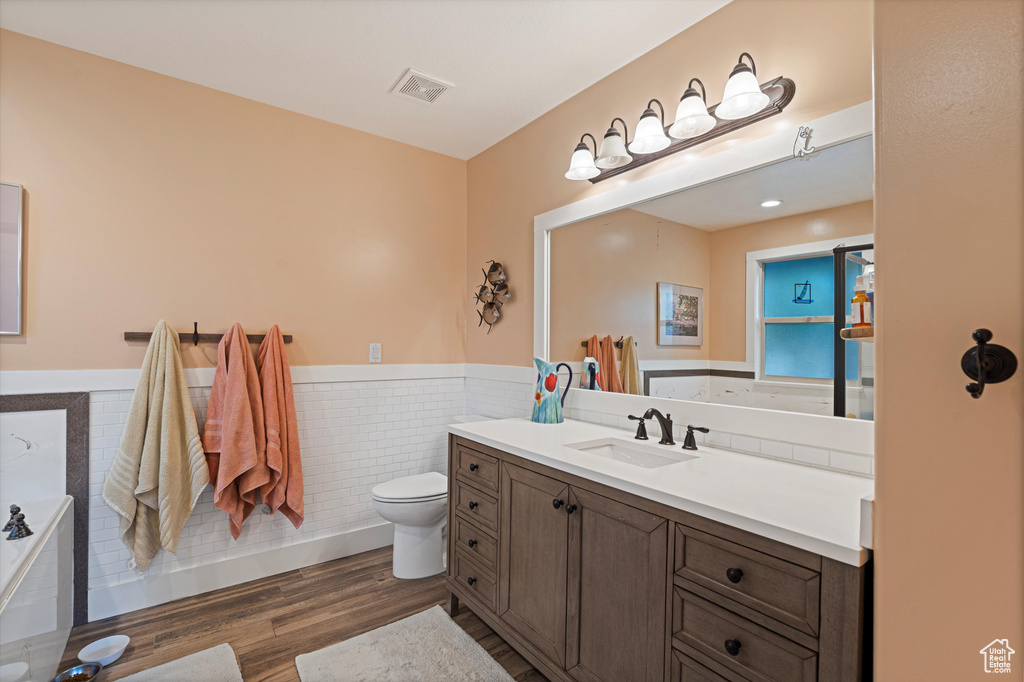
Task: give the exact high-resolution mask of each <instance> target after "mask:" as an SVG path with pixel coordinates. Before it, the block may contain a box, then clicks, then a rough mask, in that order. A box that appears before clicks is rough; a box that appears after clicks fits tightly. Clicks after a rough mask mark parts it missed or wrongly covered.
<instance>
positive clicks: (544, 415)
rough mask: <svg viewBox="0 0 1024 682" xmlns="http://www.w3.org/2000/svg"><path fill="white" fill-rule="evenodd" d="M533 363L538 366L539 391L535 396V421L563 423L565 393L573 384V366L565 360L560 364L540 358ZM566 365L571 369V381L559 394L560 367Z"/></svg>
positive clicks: (539, 422)
mask: <svg viewBox="0 0 1024 682" xmlns="http://www.w3.org/2000/svg"><path fill="white" fill-rule="evenodd" d="M533 364H534V365H536V366H537V372H538V375H537V391H536V393H535V394H534V396H533V400H534V403H533V421H534V422H536V423H538V424H561V423H562V422H563V421H565V420H564V419H563V418H562V405H563V404H564V403H565V394H566V393H568V392H569V387H570V386H572V368H571V367H569V365H567V364H565V363H564V362H559V363H558V364H554V363H550V362H545V361H544V360H541V359H540V358H534V359H533ZM559 367H565V368H566V369H567V370H569V383H568V384H566V386H565V391H564V392H563V393H562V395H561V396H559V395H558V368H559Z"/></svg>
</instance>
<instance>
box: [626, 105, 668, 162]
mask: <svg viewBox="0 0 1024 682" xmlns="http://www.w3.org/2000/svg"><path fill="white" fill-rule="evenodd" d="M670 144H672V140H670V139H668V135H666V134H665V128H664V127H662V125H661V120H660V119H659V118H658V115H657V114H655V113H654V110H653V109H648V110H647V111H645V112H644V115H643V116H641V117H640V122H639V123H637V124H636V135H635V136H634V137H633V141H632V142H630V143H629V151H631V152H633V153H634V154H653V153H654V152H660V151H661V150H662V149H664V148H665V147H667V146H669V145H670Z"/></svg>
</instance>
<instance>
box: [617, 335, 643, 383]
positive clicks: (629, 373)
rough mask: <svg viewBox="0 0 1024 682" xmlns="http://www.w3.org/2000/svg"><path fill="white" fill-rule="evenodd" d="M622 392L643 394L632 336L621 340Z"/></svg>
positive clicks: (638, 360)
mask: <svg viewBox="0 0 1024 682" xmlns="http://www.w3.org/2000/svg"><path fill="white" fill-rule="evenodd" d="M622 392H623V393H631V394H632V395H643V394H644V385H643V378H642V375H641V374H640V359H639V358H638V357H637V354H636V343H634V342H633V337H632V336H630V337H627V338H625V339H623V340H622Z"/></svg>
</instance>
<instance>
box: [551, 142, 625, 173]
mask: <svg viewBox="0 0 1024 682" xmlns="http://www.w3.org/2000/svg"><path fill="white" fill-rule="evenodd" d="M585 137H589V138H590V139H591V140H593V142H594V149H597V140H596V139H594V136H593V135H591V134H590V133H583V135H581V136H580V143H579V144H578V145H576V150H575V151H573V153H572V159H571V160H570V161H569V170H568V171H567V172H566V174H565V177H567V178H568V179H570V180H589V179H590V178H593V177H596V176H597V175H599V174H600V173H601V171H600V170H599V169H598V168H597V166H595V165H594V153H593V152H592V151H590V147H588V146H587V143H586V142H584V141H583V138H585ZM626 163H629V162H628V161H627V162H626Z"/></svg>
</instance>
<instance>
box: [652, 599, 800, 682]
mask: <svg viewBox="0 0 1024 682" xmlns="http://www.w3.org/2000/svg"><path fill="white" fill-rule="evenodd" d="M672 636H673V645H674V646H676V647H677V648H679V649H681V650H682V651H683V653H688V650H692V651H694V652H696V653H697V654H703V655H704V656H707V657H708V658H709V659H711V660H712V661H714V662H715V663H718V664H720V665H722V666H724V667H725V668H727V669H729V670H731V671H733V672H735V673H736V674H738V675H740V676H741V677H743V678H744V679H749V680H752V681H754V682H815V680H817V677H818V657H817V655H816V654H815V653H814V652H813V651H811V650H810V649H805V648H804V647H802V646H800V645H799V644H795V643H794V642H791V641H790V640H788V639H786V638H785V637H781V636H779V635H777V634H775V633H774V632H771V631H770V630H767V629H765V628H763V627H761V626H760V625H757V624H755V623H752V622H750V621H748V620H746V619H744V618H741V617H739V616H737V615H735V614H733V613H731V612H729V611H726V610H725V609H723V608H722V607H720V606H716V605H715V604H712V603H711V602H709V601H706V600H704V599H701V598H700V597H697V596H696V595H693V594H690V593H689V592H686V591H685V590H682V589H680V588H678V587H676V588H675V590H674V597H673V608H672ZM737 647H738V648H737ZM730 649H731V651H730Z"/></svg>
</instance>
